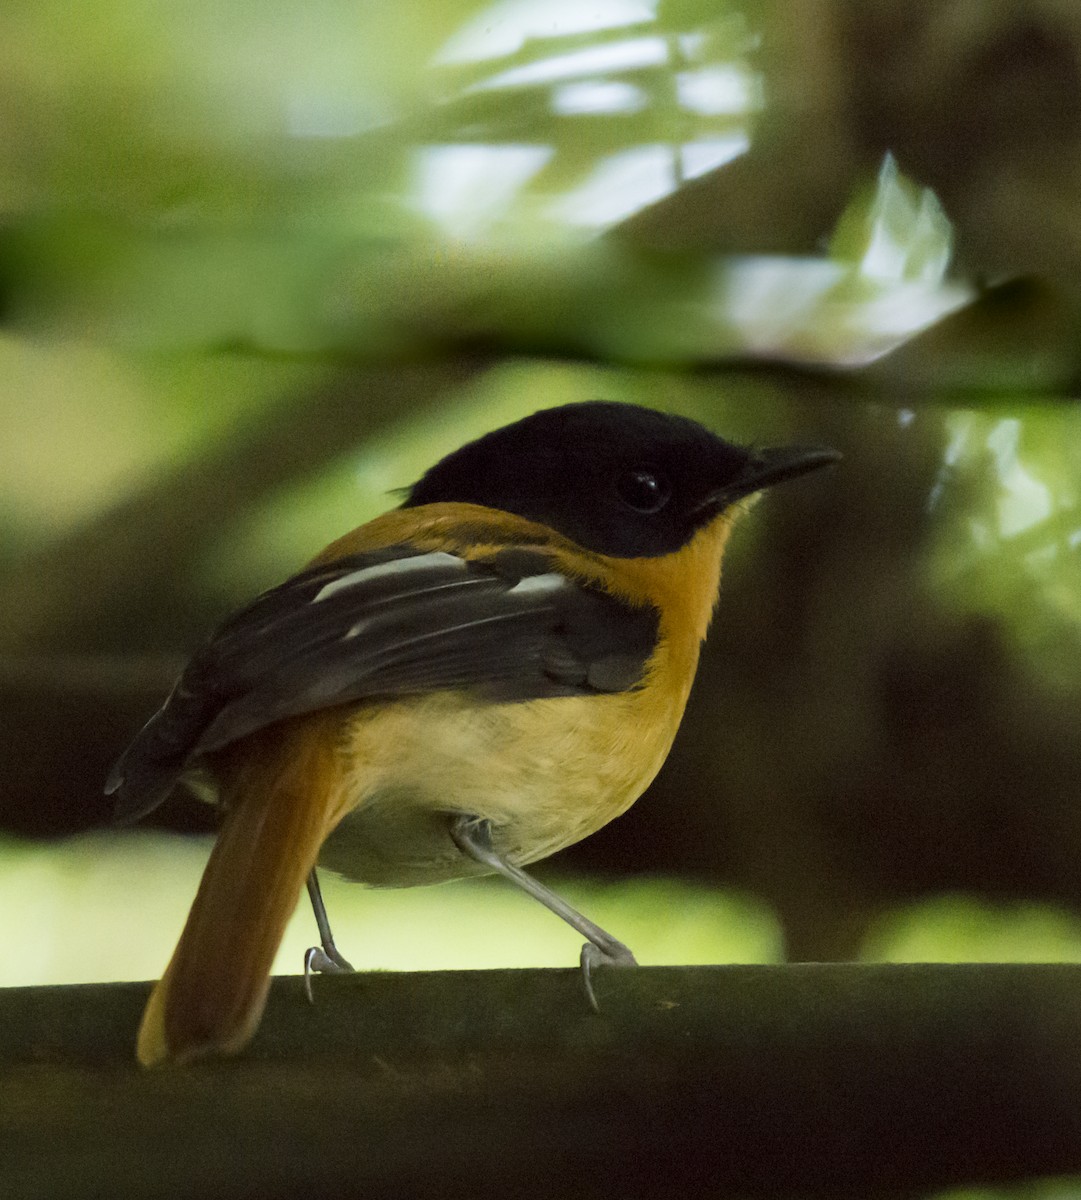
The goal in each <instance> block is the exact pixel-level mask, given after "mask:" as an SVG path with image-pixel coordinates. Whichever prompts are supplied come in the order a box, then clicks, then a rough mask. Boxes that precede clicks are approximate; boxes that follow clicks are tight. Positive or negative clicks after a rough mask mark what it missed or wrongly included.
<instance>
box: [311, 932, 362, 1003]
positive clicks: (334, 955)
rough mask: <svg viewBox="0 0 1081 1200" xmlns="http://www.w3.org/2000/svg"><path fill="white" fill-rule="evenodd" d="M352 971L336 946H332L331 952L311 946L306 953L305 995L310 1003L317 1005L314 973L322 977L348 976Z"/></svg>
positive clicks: (349, 964)
mask: <svg viewBox="0 0 1081 1200" xmlns="http://www.w3.org/2000/svg"><path fill="white" fill-rule="evenodd" d="M352 970H353V966H352V964H351V963H349V962H348V961H347V960H346V959H344V958H342V956H341V955H340V954H339V953H338V950H337V948H336V947H335V946H333V945H332V946H331V947H330V948H329V950H327V949H324V948H323V947H322V946H309V947H308V949H307V950H306V951H305V952H304V994H305V996H307V997H308V1003H309V1004H314V1003H315V997H314V996H313V995H312V974H313V973H314V972H316V971H317V972H319V974H320V975H348V974H350V972H352Z"/></svg>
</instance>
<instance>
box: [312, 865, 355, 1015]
mask: <svg viewBox="0 0 1081 1200" xmlns="http://www.w3.org/2000/svg"><path fill="white" fill-rule="evenodd" d="M308 899H309V900H311V902H312V912H313V913H315V923H316V925H317V926H318V927H319V941H320V942H321V943H322V945H321V946H311V947H310V948H309V949H308V950H307V951H305V954H304V991H305V992H306V993H307V996H308V1000H309V1002H311V1003H313V1004H314V1003H315V1000H314V997H313V996H312V972H313V971H320V972H323V973H325V974H331V975H344V974H347V973H348V972H350V971H352V970H353V967H352V965H351V964H350V963H349V962H347V961H346V960H345V959H344V958H343V957H342V956H341V954H340V952H339V951H338V947H337V946H335V945H334V935H333V934H332V933H331V931H330V921H329V920H328V919H327V910H326V905H324V903H323V893H322V892H321V891H320V890H319V876H318V875H316V873H315V868H314V867H312V870H311V874H310V875H309V876H308Z"/></svg>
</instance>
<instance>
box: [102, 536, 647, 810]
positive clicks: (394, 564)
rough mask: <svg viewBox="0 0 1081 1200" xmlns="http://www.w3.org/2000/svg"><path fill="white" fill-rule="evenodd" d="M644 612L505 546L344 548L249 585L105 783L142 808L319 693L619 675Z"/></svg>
mask: <svg viewBox="0 0 1081 1200" xmlns="http://www.w3.org/2000/svg"><path fill="white" fill-rule="evenodd" d="M657 628H658V615H657V613H656V610H655V609H653V608H652V607H644V608H635V607H632V606H630V605H628V604H625V603H624V602H622V601H621V600H617V599H616V598H615V597H613V596H611V595H609V594H608V593H606V592H604V591H602V590H600V589H599V588H594V587H590V586H588V585H587V584H583V583H581V582H578V581H575V580H572V579H571V578H569V577H568V576H567V575H565V574H563V573H562V572H561V571H559V569H558V565H557V564H556V563H555V561H554V560H553V558H552V557H551V556H550V555H548V554H545V553H544V552H542V551H540V550H537V551H532V550H523V549H522V548H514V549H512V550H507V551H502V552H500V553H496V554H493V555H491V556H488V557H486V558H482V559H466V558H464V557H460V556H458V555H455V554H449V553H446V552H445V551H436V552H425V551H423V550H419V549H417V548H416V547H411V546H407V545H400V546H393V547H390V548H388V549H384V550H379V551H375V552H366V553H359V554H352V555H348V556H347V557H345V558H341V559H338V560H336V561H335V562H333V563H329V564H323V565H320V566H317V567H313V568H311V569H309V570H308V571H305V572H302V573H301V574H299V575H296V576H294V577H293V578H292V579H290V580H287V581H286V582H285V583H283V584H281V585H280V586H279V587H276V588H272V589H271V590H270V591H268V592H264V593H263V595H261V596H259V597H258V598H257V599H256V600H254V601H253V602H252V603H251V604H250V605H248V607H247V608H245V609H242V610H241V611H240V612H238V613H237V614H236V615H235V616H233V617H232V618H231V619H230V620H229V621H227V622H226V623H225V624H224V625H223V626H222V627H221V629H219V630H218V632H217V633H216V634H215V635H214V636H213V637H212V638H211V639H210V641H209V642H207V644H206V645H205V646H204V647H203V648H202V650H200V651H199V652H198V653H197V654H196V655H195V657H194V658H193V659H192V660H191V662H190V663H189V665H188V667H187V668H186V669H185V671H184V673H183V675H182V676H181V677H180V679H179V681H178V682H177V684H176V687H175V688H174V689H173V691H172V693H171V694H170V696H169V698H168V699H167V700H166V702H165V704H164V705H163V706H162V708H161V709H160V710H159V711H158V712H157V713H156V714H155V715H154V716H153V717H152V718H151V719H150V721H149V722H148V723H147V725H146V726H145V727H144V728H143V730H142V732H141V733H140V734H139V736H138V737H137V738H136V739H135V741H134V742H133V743H132V745H131V746H130V747H129V748H128V750H127V751H126V752H125V754H124V755H123V756H122V758H121V759H120V761H119V762H118V763H117V765H116V767H115V768H114V769H113V773H112V775H111V776H110V778H109V782H108V784H107V787H106V790H107V791H108V792H110V793H115V794H116V814H117V819H118V820H135V819H136V818H138V817H139V816H142V815H143V814H145V813H147V812H149V811H150V810H151V809H153V808H155V807H156V806H157V805H158V804H159V803H161V801H162V800H163V799H164V798H165V796H166V795H167V794H168V792H169V790H170V789H171V788H172V786H173V784H174V783H175V782H176V780H177V778H178V777H179V776H180V775H181V774H183V773H184V772H185V771H186V770H188V769H189V768H191V767H193V766H194V765H196V764H197V762H198V760H199V759H200V758H201V757H202V756H203V755H206V754H209V753H212V752H213V751H215V750H220V749H221V748H223V747H224V746H227V745H229V744H231V743H232V742H235V741H237V740H239V739H240V738H243V737H246V736H247V735H249V734H251V733H254V732H255V731H256V730H258V729H262V728H264V727H266V726H267V725H271V724H273V723H274V722H276V721H280V720H283V719H285V718H287V717H295V716H299V715H301V714H304V713H310V712H315V711H317V710H319V709H323V708H328V707H330V706H333V705H338V704H344V703H348V702H357V701H362V700H374V699H379V698H393V697H401V696H409V695H420V694H424V693H429V692H434V691H441V690H450V689H455V690H456V689H469V690H471V691H473V692H475V693H476V695H477V697H478V699H479V700H481V701H493V702H505V703H510V702H517V701H525V700H532V699H540V698H543V697H553V696H572V695H582V694H586V693H590V692H609V691H626V690H629V689H631V688H633V687H635V686H637V684H638V683H639V681H640V680H641V678H642V676H643V674H644V671H645V668H646V664H647V662H648V660H649V658H650V656H651V655H652V653H653V650H654V648H655V646H656V639H657Z"/></svg>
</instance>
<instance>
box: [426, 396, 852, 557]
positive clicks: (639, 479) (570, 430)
mask: <svg viewBox="0 0 1081 1200" xmlns="http://www.w3.org/2000/svg"><path fill="white" fill-rule="evenodd" d="M838 457H839V456H838V455H837V454H836V453H835V452H834V451H832V450H824V449H815V448H797V447H790V448H785V449H778V450H748V449H744V448H743V447H740V446H734V445H733V444H732V443H731V442H726V441H724V440H723V439H722V438H719V437H717V436H715V435H714V434H712V433H710V432H709V430H708V429H705V428H704V427H703V426H701V425H699V424H698V423H697V422H695V421H690V420H688V419H687V418H685V417H676V416H671V415H669V414H666V413H659V412H655V411H654V410H653V409H649V408H639V407H637V406H636V405H631V404H614V403H610V402H607V401H602V400H595V401H590V402H589V403H585V404H566V405H563V406H562V407H560V408H549V409H545V410H544V411H542V412H538V413H534V414H533V415H532V416H530V417H526V418H524V419H523V420H521V421H516V422H515V423H514V424H513V425H507V426H505V427H504V428H502V429H497V430H495V431H494V432H493V433H489V434H487V435H486V436H485V437H482V438H479V439H478V440H477V441H475V442H470V443H469V444H468V445H466V446H463V447H462V448H461V449H460V450H456V451H455V452H454V453H453V454H449V455H448V456H447V457H446V458H444V459H443V460H442V461H441V462H438V463H436V465H435V466H434V467H432V468H431V470H430V471H428V472H427V473H426V474H425V475H424V477H423V478H422V479H421V480H420V481H419V483H417V484H415V485H414V486H413V488H412V490H411V491H410V493H409V497H408V499H407V500H406V501H405V507H412V506H415V505H419V504H435V503H438V502H441V501H459V502H466V503H470V504H482V505H485V506H486V507H488V508H497V509H501V510H503V511H504V512H510V513H516V514H517V515H518V516H521V517H526V518H528V519H529V520H531V521H537V522H540V523H541V524H544V525H548V526H551V528H553V529H555V530H557V531H558V532H559V533H561V534H563V535H564V536H565V537H568V538H570V539H571V541H574V542H577V543H578V545H580V546H583V547H585V548H586V549H587V550H594V551H597V552H598V553H601V554H609V555H615V556H617V557H620V558H637V557H641V556H655V555H660V554H669V553H671V552H672V551H675V550H678V549H679V548H680V547H681V546H683V545H685V544H686V543H687V542H688V541H689V540H690V538H691V537H692V536H693V535H694V533H695V532H696V531H697V530H698V529H699V528H700V527H701V526H702V525H705V524H706V523H708V522H709V521H711V520H712V519H713V518H714V517H715V516H717V515H718V513H720V512H722V511H723V510H724V509H725V508H727V507H728V506H729V505H730V504H732V503H733V502H734V501H736V500H738V499H740V498H741V497H743V496H747V495H749V494H750V493H752V492H757V491H759V490H760V489H761V488H764V487H768V486H769V485H770V484H773V483H778V482H780V481H781V480H782V479H789V478H791V477H793V476H795V475H802V474H803V473H804V472H805V471H810V470H813V469H814V468H815V467H819V466H824V465H826V464H827V463H830V462H833V461H835V460H836V459H837V458H838Z"/></svg>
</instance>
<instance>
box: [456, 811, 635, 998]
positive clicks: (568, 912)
mask: <svg viewBox="0 0 1081 1200" xmlns="http://www.w3.org/2000/svg"><path fill="white" fill-rule="evenodd" d="M450 836H451V838H452V840H453V841H454V844H455V845H456V846H457V847H458V849H459V850H461V852H462V853H463V854H464V855H465V856H466V857H467V858H471V859H473V860H474V862H478V863H480V864H482V865H483V866H485V867H489V868H491V870H493V871H496V872H497V873H498V874H500V875H502V876H503V877H504V878H505V879H509V880H510V881H511V883H513V884H515V885H517V886H518V887H520V888H521V889H522V891H523V892H525V893H526V894H527V895H530V896H532V897H533V899H534V900H539V901H540V903H541V904H543V905H544V907H545V908H547V909H548V910H549V911H551V912H554V913H555V915H556V916H557V917H559V918H560V920H563V921H566V922H567V924H568V925H569V926H570V927H571V928H572V929H577V930H578V932H579V933H580V934H581V935H582V936H583V937H584V938H587V939H588V940H587V941H586V944H585V945H584V946H583V947H582V955H581V960H580V961H581V964H582V983H583V985H584V986H585V991H586V999H587V1000H588V1001H589V1006H590V1008H592V1009H593V1011H594V1012H599V1011H600V1009H599V1007H598V1005H597V997H596V995H595V994H594V992H593V981H592V978H591V974H592V971H593V968H594V967H596V966H599V965H600V964H602V963H603V964H610V965H614V966H635V965H636V963H635V958H634V955H633V954H632V953H631V952H630V950H628V949H627V947H626V946H624V945H623V943H622V942H620V941H617V940H616V939H615V938H614V937H612V935H611V934H610V933H607V932H605V930H603V929H601V927H600V926H599V925H594V923H593V922H592V921H591V920H590V919H589V918H588V917H584V916H583V915H582V914H581V913H580V912H579V911H578V910H577V909H576V908H572V907H571V906H570V905H569V904H568V903H567V902H566V900H564V899H563V898H562V897H560V896H557V895H556V894H555V892H553V891H552V890H551V888H546V887H545V886H544V884H543V883H538V882H537V880H536V879H534V878H533V877H532V875H527V874H526V873H525V871H523V870H522V869H521V867H516V866H514V864H513V863H509V862H507V860H506V859H504V858H502V857H501V856H500V855H499V854H497V853H496V850H495V848H494V847H493V845H492V823H491V821H489V820H487V818H485V817H472V816H468V815H466V814H462V815H461V816H456V817H454V818H453V819H452V820H451V823H450Z"/></svg>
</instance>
